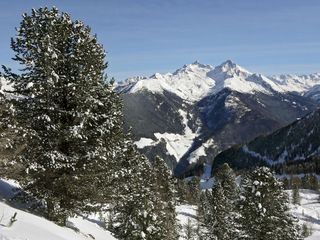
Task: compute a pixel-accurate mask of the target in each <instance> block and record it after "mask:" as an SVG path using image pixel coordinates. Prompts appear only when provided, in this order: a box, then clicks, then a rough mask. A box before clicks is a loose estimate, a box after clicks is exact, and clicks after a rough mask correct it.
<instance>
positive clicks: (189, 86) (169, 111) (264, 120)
mask: <svg viewBox="0 0 320 240" xmlns="http://www.w3.org/2000/svg"><path fill="white" fill-rule="evenodd" d="M288 76H289V75H288ZM288 76H287V77H285V76H279V77H275V76H274V77H267V76H264V75H261V74H256V73H251V72H250V71H248V70H246V69H244V68H242V67H241V66H239V65H237V64H235V63H234V62H232V61H230V60H228V61H226V62H224V63H222V64H221V65H219V66H216V67H212V66H210V65H205V64H201V63H199V62H194V63H192V64H189V65H184V66H183V67H182V68H180V69H178V70H176V71H175V72H173V73H167V74H159V73H156V74H154V75H152V76H151V77H136V78H130V79H128V80H126V81H124V82H122V83H119V84H118V85H117V86H116V88H115V89H116V90H117V91H118V92H119V93H121V94H122V97H123V99H124V111H125V122H126V124H127V128H129V127H132V133H133V137H134V139H135V141H136V144H137V147H138V148H139V149H141V151H142V152H143V153H145V154H146V155H147V156H148V157H149V158H150V159H151V160H152V158H153V157H154V156H155V155H160V156H162V157H163V158H165V159H166V161H167V163H168V164H169V165H170V166H171V167H172V168H173V170H174V171H175V173H176V174H177V175H181V174H186V173H187V172H189V171H190V170H192V171H193V170H194V169H195V168H196V167H197V166H202V163H204V162H207V163H210V162H212V159H213V158H214V156H216V155H217V154H218V153H219V152H220V151H222V150H224V149H226V148H228V147H230V146H231V145H233V144H238V143H243V142H246V141H249V140H251V139H253V138H255V137H257V136H258V135H260V134H266V133H270V132H272V131H274V130H276V129H278V128H280V127H283V126H285V125H287V124H289V123H291V122H293V121H294V120H296V119H297V118H301V117H302V116H304V115H305V114H307V113H309V112H310V111H312V110H314V109H316V108H317V106H318V105H319V104H318V103H316V101H315V100H316V98H315V99H312V97H309V95H308V91H311V89H313V88H315V86H316V85H317V84H320V78H317V76H319V74H313V75H310V76H309V77H307V76H300V77H299V76H296V77H295V78H290V79H289V77H288ZM297 78H299V80H297ZM292 79H295V80H292ZM303 79H306V80H305V81H306V84H305V85H303V81H304V80H303ZM299 84H300V85H299ZM312 96H314V95H312Z"/></svg>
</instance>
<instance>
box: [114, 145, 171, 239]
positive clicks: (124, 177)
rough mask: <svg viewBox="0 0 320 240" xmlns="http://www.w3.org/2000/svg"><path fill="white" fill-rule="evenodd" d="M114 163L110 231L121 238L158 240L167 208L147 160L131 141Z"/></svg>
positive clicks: (162, 230)
mask: <svg viewBox="0 0 320 240" xmlns="http://www.w3.org/2000/svg"><path fill="white" fill-rule="evenodd" d="M126 145H127V146H126V147H125V148H126V149H127V151H126V152H125V153H124V155H123V156H122V157H121V158H120V159H119V162H118V163H117V164H116V170H115V172H114V173H113V174H112V178H113V179H114V180H113V181H114V183H115V184H114V190H113V191H114V196H113V204H114V206H113V209H112V211H113V212H114V219H113V220H112V224H113V226H112V228H111V230H112V231H113V232H114V234H115V236H116V238H117V239H120V240H142V239H146V240H161V239H165V238H163V236H164V234H165V232H164V230H165V229H164V226H165V222H164V221H165V214H166V207H165V205H164V203H163V201H162V200H161V197H160V194H159V193H158V192H157V191H155V185H154V184H155V182H154V176H153V173H152V169H151V166H150V162H149V161H148V159H146V158H145V157H144V156H143V155H141V154H139V153H138V152H137V150H136V149H135V147H134V145H133V143H132V142H131V143H130V141H129V142H128V143H126Z"/></svg>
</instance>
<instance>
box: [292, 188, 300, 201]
mask: <svg viewBox="0 0 320 240" xmlns="http://www.w3.org/2000/svg"><path fill="white" fill-rule="evenodd" d="M299 192H300V191H299V188H298V187H295V188H293V190H292V203H293V204H298V205H300V193H299Z"/></svg>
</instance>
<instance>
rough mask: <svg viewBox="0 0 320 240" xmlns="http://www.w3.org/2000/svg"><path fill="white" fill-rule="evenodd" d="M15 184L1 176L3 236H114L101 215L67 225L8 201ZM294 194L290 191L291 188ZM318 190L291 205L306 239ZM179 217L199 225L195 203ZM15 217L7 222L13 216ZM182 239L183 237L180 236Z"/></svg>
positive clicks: (75, 239)
mask: <svg viewBox="0 0 320 240" xmlns="http://www.w3.org/2000/svg"><path fill="white" fill-rule="evenodd" d="M14 187H16V185H15V184H14V183H13V182H11V181H4V180H0V240H44V239H48V240H71V239H72V240H89V239H91V240H92V239H95V240H115V238H114V237H113V236H112V235H111V233H110V232H108V231H107V230H105V229H104V228H103V227H102V226H101V221H100V220H99V217H98V216H94V215H93V216H90V217H87V218H82V217H75V218H70V219H69V220H68V226H70V227H69V228H68V227H60V226H58V225H56V224H54V223H53V222H50V221H48V220H46V219H45V218H43V217H39V216H36V215H34V214H31V213H29V212H27V211H24V210H20V209H17V208H14V207H12V206H10V205H8V204H7V203H6V202H5V199H8V198H10V197H11V196H12V189H13V188H14ZM288 194H289V195H290V196H291V191H288ZM319 195H320V194H319V193H318V192H315V191H312V190H300V198H301V204H300V205H292V204H291V205H290V208H291V212H292V213H293V214H294V215H295V216H296V217H298V219H299V222H300V223H301V224H303V223H306V224H307V225H308V226H309V227H311V228H312V232H313V233H312V236H310V237H308V238H307V240H316V239H320V201H319ZM176 211H177V214H178V216H177V218H178V220H179V222H180V224H181V226H182V227H183V229H182V230H181V232H180V233H182V234H183V231H184V226H185V225H186V224H187V222H188V219H190V220H191V222H192V223H193V224H194V225H196V219H195V218H196V206H191V205H180V206H178V207H177V208H176ZM15 213H17V215H16V221H15V222H14V223H13V224H12V226H10V227H9V226H8V225H9V223H10V219H11V217H13V216H14V214H15ZM181 239H183V238H181Z"/></svg>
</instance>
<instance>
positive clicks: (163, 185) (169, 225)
mask: <svg viewBox="0 0 320 240" xmlns="http://www.w3.org/2000/svg"><path fill="white" fill-rule="evenodd" d="M152 172H153V176H154V177H153V179H154V186H155V189H154V191H155V192H156V193H157V194H159V199H160V200H161V201H162V203H161V204H160V206H162V205H163V206H164V209H160V211H163V212H164V214H163V216H164V219H163V221H162V222H163V223H164V225H163V226H161V227H162V228H163V229H162V232H163V235H162V239H163V240H171V239H172V240H175V239H177V238H178V232H177V230H178V225H177V221H176V216H177V214H176V210H175V206H176V203H177V200H176V192H175V181H174V179H173V177H172V175H171V172H170V170H169V168H168V166H167V164H166V163H165V161H164V160H163V159H162V158H160V157H158V156H157V157H155V159H154V161H153V166H152Z"/></svg>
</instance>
